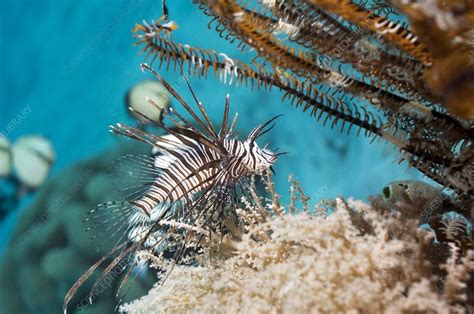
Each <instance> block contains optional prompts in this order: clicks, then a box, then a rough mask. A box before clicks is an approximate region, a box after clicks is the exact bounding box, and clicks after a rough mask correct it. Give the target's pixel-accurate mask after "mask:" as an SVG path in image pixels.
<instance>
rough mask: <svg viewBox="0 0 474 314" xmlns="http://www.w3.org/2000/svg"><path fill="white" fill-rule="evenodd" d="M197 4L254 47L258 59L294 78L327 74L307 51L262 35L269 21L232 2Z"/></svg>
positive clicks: (270, 34) (318, 76)
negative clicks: (290, 72) (264, 60)
mask: <svg viewBox="0 0 474 314" xmlns="http://www.w3.org/2000/svg"><path fill="white" fill-rule="evenodd" d="M200 2H202V3H203V4H205V5H207V6H208V8H209V10H210V11H211V12H213V14H214V15H215V16H219V17H221V18H222V19H223V20H225V21H226V24H227V27H229V28H231V29H232V30H233V31H234V32H235V33H236V35H237V36H238V37H239V38H240V39H241V40H243V41H244V42H245V43H246V44H248V45H249V46H252V47H254V48H255V49H256V51H257V53H258V54H259V56H261V57H263V58H266V59H267V60H271V61H272V62H273V63H275V65H277V66H279V67H282V68H287V69H289V70H291V71H293V72H294V73H295V74H297V75H302V76H306V77H313V78H321V76H322V75H324V74H327V71H325V70H323V69H321V68H320V67H319V66H318V65H317V64H316V63H315V62H314V60H313V59H312V58H311V55H310V54H308V53H307V52H306V51H304V50H302V49H299V48H295V47H290V46H289V45H284V44H283V41H281V40H278V39H277V38H276V36H275V35H273V34H272V33H269V32H265V29H267V28H268V24H269V23H270V22H271V21H270V20H267V21H264V20H260V19H258V17H256V16H254V15H253V14H251V13H249V12H248V11H247V10H245V9H244V8H243V7H241V6H240V5H238V4H236V3H235V2H233V1H221V0H218V1H212V2H211V1H200ZM207 2H209V3H207ZM262 30H263V31H262Z"/></svg>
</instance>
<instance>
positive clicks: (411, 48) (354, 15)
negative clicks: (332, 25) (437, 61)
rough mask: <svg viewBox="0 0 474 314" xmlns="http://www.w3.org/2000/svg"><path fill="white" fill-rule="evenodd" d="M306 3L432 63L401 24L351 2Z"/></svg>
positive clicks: (310, 0)
mask: <svg viewBox="0 0 474 314" xmlns="http://www.w3.org/2000/svg"><path fill="white" fill-rule="evenodd" d="M307 2H308V3H311V4H313V5H315V6H317V7H320V8H322V9H324V10H326V11H328V12H331V13H334V14H337V15H339V16H341V17H342V18H344V19H346V20H347V21H349V22H351V23H353V24H356V25H358V26H360V27H362V28H365V29H367V30H370V31H372V32H374V33H377V34H380V36H381V37H382V38H384V39H385V40H386V41H387V42H391V43H393V44H395V45H396V46H398V48H399V49H400V50H402V51H404V52H406V53H407V54H409V55H411V56H413V57H414V58H416V59H418V60H420V61H421V62H423V63H424V64H426V65H429V64H431V62H432V57H431V54H430V52H429V51H428V49H427V48H426V47H425V45H424V44H423V43H421V42H420V41H419V40H418V38H417V36H416V35H415V34H413V33H412V32H411V31H409V30H408V29H406V28H404V27H403V25H402V24H401V23H397V22H394V21H391V20H389V19H387V18H385V17H382V16H378V15H377V14H375V12H373V11H371V10H368V9H366V8H364V7H362V6H359V5H358V4H356V3H355V2H353V1H351V0H340V1H333V0H307Z"/></svg>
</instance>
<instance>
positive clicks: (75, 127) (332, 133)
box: [0, 0, 418, 242]
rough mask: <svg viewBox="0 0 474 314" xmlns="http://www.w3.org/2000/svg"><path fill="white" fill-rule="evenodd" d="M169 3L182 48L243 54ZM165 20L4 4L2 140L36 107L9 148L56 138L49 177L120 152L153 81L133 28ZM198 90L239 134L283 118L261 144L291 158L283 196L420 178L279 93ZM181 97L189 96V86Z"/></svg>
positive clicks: (137, 7)
mask: <svg viewBox="0 0 474 314" xmlns="http://www.w3.org/2000/svg"><path fill="white" fill-rule="evenodd" d="M168 2H169V3H168V6H169V10H170V14H171V16H170V17H171V19H173V20H176V21H177V23H178V24H179V26H180V28H179V30H178V31H176V32H175V35H174V38H175V40H176V41H178V42H182V43H188V44H190V45H193V46H197V47H203V48H214V49H215V50H216V51H218V52H226V53H227V54H228V55H229V56H230V57H238V56H239V53H237V50H236V49H235V47H233V46H231V45H230V44H228V43H227V42H225V41H224V40H222V39H220V38H219V37H218V36H217V35H216V33H215V32H214V31H213V30H208V28H207V23H208V18H207V17H206V16H204V15H203V14H202V13H201V12H200V11H199V10H198V9H197V7H195V6H193V5H192V4H191V1H168ZM160 15H161V6H160V1H158V0H137V1H135V0H132V1H126V0H88V1H85V0H84V1H73V0H6V1H5V0H4V1H3V2H2V10H1V13H0V16H1V18H0V34H1V35H0V36H1V42H2V47H1V48H2V49H0V54H1V55H0V60H2V62H1V70H0V73H1V74H0V75H1V80H2V84H1V86H0V88H1V89H0V95H1V111H0V132H4V133H5V127H6V126H7V125H8V124H9V123H10V122H11V121H12V119H16V118H17V116H18V114H19V112H21V110H23V109H25V108H28V109H30V110H31V113H30V114H29V115H27V116H26V117H24V119H23V120H22V121H21V122H20V123H18V125H17V126H16V127H15V128H14V129H13V130H12V131H11V132H8V134H7V137H8V138H9V139H10V141H15V139H16V138H18V137H19V136H22V135H25V134H32V133H37V134H43V135H46V136H47V137H49V138H50V139H51V141H52V143H53V144H54V146H55V149H56V152H57V160H56V162H55V164H54V167H53V171H52V176H54V175H55V174H57V173H59V172H61V171H62V170H63V169H65V168H66V167H67V166H69V165H72V164H74V163H76V162H78V161H80V160H83V159H86V158H88V157H91V156H93V155H96V154H98V153H100V152H101V151H103V150H105V149H107V148H110V147H113V146H114V145H117V143H118V141H117V139H116V138H114V136H112V135H111V134H110V133H109V132H108V130H107V128H108V125H110V124H112V123H115V122H119V121H121V122H123V121H125V122H130V121H131V119H130V118H129V117H128V115H127V113H126V111H125V103H124V96H125V94H126V92H127V90H129V89H130V87H132V86H133V85H134V84H135V83H137V82H139V81H141V80H143V79H147V78H150V76H149V75H147V74H144V73H142V72H141V71H140V70H139V64H140V63H141V62H143V60H144V59H143V58H144V56H143V55H141V54H139V49H138V48H137V47H133V43H134V40H133V38H132V33H131V29H132V27H133V26H134V24H135V23H137V22H140V21H141V20H142V19H146V20H151V19H155V18H157V17H159V16H160ZM161 73H162V75H163V76H164V77H165V78H166V79H167V80H169V81H170V82H171V83H174V82H178V81H179V78H180V77H179V75H178V74H176V73H174V72H173V71H170V72H166V71H161ZM191 83H192V85H193V86H194V88H195V89H196V91H197V93H198V95H199V97H200V98H201V100H202V101H203V103H204V104H205V106H206V108H207V110H208V111H209V113H210V116H211V117H212V118H213V119H215V121H216V122H218V121H220V117H221V113H222V110H223V104H224V99H225V94H226V93H230V94H231V108H232V110H233V111H238V112H239V121H238V129H239V130H242V131H243V133H244V134H242V136H246V135H247V134H246V132H249V131H251V129H252V128H253V127H254V126H256V125H257V124H259V123H262V122H264V121H265V120H267V119H269V118H271V117H272V116H274V115H276V114H284V117H282V118H280V119H279V122H278V125H277V126H276V128H275V129H274V130H273V131H272V132H271V134H269V135H268V136H267V137H266V138H265V139H263V141H262V142H264V141H265V140H266V141H271V147H279V148H280V150H282V151H287V152H289V154H288V155H285V156H282V157H281V160H280V161H279V162H278V164H277V166H276V172H277V176H276V181H277V186H278V190H279V191H280V192H281V193H284V194H286V191H287V190H288V183H287V178H288V175H289V174H294V176H295V178H296V179H297V180H299V181H300V182H301V185H302V186H303V188H304V190H305V191H306V193H307V194H308V195H310V196H314V197H315V198H330V197H335V196H338V195H343V196H346V197H349V196H353V197H356V198H361V199H366V198H367V196H368V195H372V194H375V193H378V192H380V191H381V189H382V187H383V186H384V185H385V184H386V183H388V182H390V181H394V180H400V179H409V178H414V177H418V175H417V174H416V173H415V172H414V171H413V170H407V166H406V165H405V164H402V165H398V164H396V163H395V162H394V161H395V159H396V156H395V155H394V154H393V153H394V151H393V150H391V149H390V146H388V145H385V144H384V143H381V142H374V143H372V144H371V143H370V141H371V139H367V138H364V137H363V136H360V137H356V136H354V135H351V136H346V135H345V134H341V133H339V131H337V129H335V130H331V129H329V128H326V127H322V126H321V125H320V124H319V123H318V122H317V121H316V120H315V119H314V118H311V117H309V115H308V114H307V113H303V112H302V110H300V109H295V108H292V107H290V105H289V103H288V102H282V101H281V99H280V97H281V94H280V93H279V92H277V91H273V92H272V93H270V92H267V91H251V90H250V89H249V88H245V87H238V88H236V87H235V86H228V85H224V84H222V83H221V82H219V81H218V80H215V79H212V78H211V79H208V80H200V79H192V80H191ZM180 92H182V93H183V94H184V95H185V96H186V97H188V96H189V93H188V92H187V91H186V89H185V88H183V89H182V90H180ZM188 99H190V98H189V97H188ZM174 104H175V105H176V107H178V105H177V103H176V102H174ZM2 130H3V131H2ZM262 144H263V143H262ZM284 199H287V198H286V197H285V198H284ZM24 203H28V201H25V202H24ZM23 205H24V204H22V206H20V207H24V206H23ZM17 213H21V209H18V210H17ZM6 221H7V223H4V224H3V227H2V230H3V231H2V234H1V237H2V239H5V237H6V236H7V233H8V232H9V230H11V228H13V227H14V221H15V214H12V215H11V216H10V217H8V219H7V220H6ZM2 242H4V241H2Z"/></svg>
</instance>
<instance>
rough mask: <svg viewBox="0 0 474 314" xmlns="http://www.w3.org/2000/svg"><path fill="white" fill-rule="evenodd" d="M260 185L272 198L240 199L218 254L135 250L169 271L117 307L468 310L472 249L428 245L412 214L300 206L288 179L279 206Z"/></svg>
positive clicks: (355, 204) (340, 203)
mask: <svg viewBox="0 0 474 314" xmlns="http://www.w3.org/2000/svg"><path fill="white" fill-rule="evenodd" d="M267 189H268V190H269V191H270V193H271V196H272V199H271V200H267V201H264V202H262V201H261V199H254V201H255V203H253V202H250V200H246V201H244V203H247V204H248V205H247V208H246V209H245V210H244V209H242V210H241V211H240V214H239V215H240V217H241V221H242V222H244V223H243V225H241V227H240V229H233V232H232V233H231V234H227V235H222V237H220V238H219V237H218V238H219V239H220V240H221V241H222V242H221V243H222V244H221V245H220V250H217V251H212V250H207V251H206V250H204V251H203V252H204V253H203V255H206V253H207V254H210V253H212V255H206V256H205V257H203V258H201V259H195V260H196V261H198V262H196V263H195V264H193V265H175V266H174V265H173V263H172V262H170V261H169V260H166V259H161V258H158V257H156V256H155V255H152V254H150V253H149V252H143V253H142V254H141V257H142V258H144V259H148V260H149V261H150V262H151V264H152V266H154V267H156V268H158V269H161V270H163V269H170V268H171V267H173V266H174V268H173V269H172V271H171V272H170V274H169V276H168V277H167V279H166V280H165V281H164V282H160V283H159V284H156V286H155V287H154V288H153V289H152V290H151V291H150V292H149V294H148V295H147V296H145V297H143V298H141V299H139V300H136V301H134V302H132V303H129V304H127V305H125V306H122V308H121V310H122V311H124V312H128V313H151V312H160V313H185V312H199V313H222V312H223V311H225V312H226V313H249V312H252V313H277V312H281V313H309V312H323V313H346V312H354V311H358V312H362V313H402V312H403V313H414V312H428V313H453V312H463V311H464V310H465V309H466V308H467V306H472V305H473V302H474V299H473V296H472V294H468V293H467V292H468V291H472V290H473V288H474V282H473V281H472V280H471V281H469V275H470V274H471V275H472V274H473V273H474V251H469V252H467V253H465V254H464V255H462V256H461V254H460V252H459V250H458V249H457V247H456V246H455V245H451V246H450V245H447V244H445V243H439V242H438V243H436V242H434V241H433V233H432V232H430V231H427V230H422V229H420V228H418V223H419V219H420V214H415V215H412V216H407V215H404V214H402V213H400V212H399V211H394V210H393V209H391V208H390V207H387V206H380V207H379V206H378V205H377V202H374V203H373V204H372V205H366V204H364V203H362V202H360V201H356V200H353V199H349V200H347V201H345V200H343V199H341V198H338V199H336V200H330V201H325V202H322V203H320V204H319V205H318V206H317V207H316V208H310V205H309V203H308V201H309V199H308V198H307V197H305V196H304V195H302V194H301V193H302V191H301V188H299V186H298V185H297V184H296V183H293V184H292V187H291V189H290V192H291V193H292V203H291V204H290V205H289V207H288V208H283V207H281V204H280V203H279V196H278V195H276V193H275V192H274V191H272V188H271V186H270V188H268V181H267ZM298 193H299V195H297V194H298ZM298 199H300V200H301V203H300V204H299V203H298ZM377 200H380V199H378V198H377ZM299 205H301V207H303V208H304V209H303V210H298V209H296V207H297V206H299ZM263 208H264V209H265V210H264V211H262V209H263ZM328 210H331V211H333V212H332V213H331V214H327V213H328ZM238 212H239V211H238ZM466 284H468V286H466Z"/></svg>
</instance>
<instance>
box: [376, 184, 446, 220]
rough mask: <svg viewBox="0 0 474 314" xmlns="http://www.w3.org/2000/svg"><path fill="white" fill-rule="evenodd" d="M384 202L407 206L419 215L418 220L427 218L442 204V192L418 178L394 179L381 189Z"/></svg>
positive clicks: (439, 208)
mask: <svg viewBox="0 0 474 314" xmlns="http://www.w3.org/2000/svg"><path fill="white" fill-rule="evenodd" d="M382 195H383V199H384V200H385V202H386V203H387V204H389V205H394V206H397V207H405V208H406V207H409V208H410V210H412V211H413V210H415V211H416V212H415V213H413V212H412V214H417V215H419V216H420V222H421V223H426V222H428V220H429V218H430V217H431V216H432V215H433V214H434V213H436V212H438V211H439V210H441V208H442V206H443V194H442V192H441V190H440V189H437V188H435V187H434V186H432V185H430V184H428V183H425V182H423V181H419V180H405V181H395V182H392V183H390V184H388V185H387V186H385V187H384V188H383V189H382Z"/></svg>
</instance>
